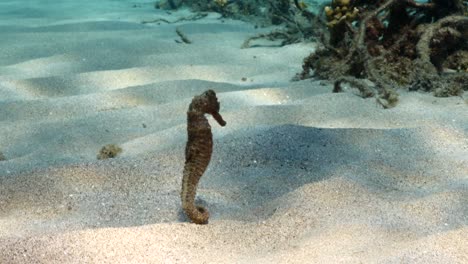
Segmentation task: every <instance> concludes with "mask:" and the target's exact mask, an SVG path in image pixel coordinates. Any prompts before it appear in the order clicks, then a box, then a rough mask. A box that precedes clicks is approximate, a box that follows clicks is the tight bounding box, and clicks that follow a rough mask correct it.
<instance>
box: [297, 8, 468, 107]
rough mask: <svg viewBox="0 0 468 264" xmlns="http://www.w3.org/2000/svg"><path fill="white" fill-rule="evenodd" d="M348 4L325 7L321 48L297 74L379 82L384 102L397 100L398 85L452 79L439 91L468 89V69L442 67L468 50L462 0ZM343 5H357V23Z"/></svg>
mask: <svg viewBox="0 0 468 264" xmlns="http://www.w3.org/2000/svg"><path fill="white" fill-rule="evenodd" d="M345 4H346V5H343V1H333V5H332V7H328V8H326V9H325V10H324V11H325V13H326V15H327V19H328V21H329V24H328V25H329V28H330V30H329V31H328V32H326V33H325V34H324V35H323V36H322V37H321V40H322V43H321V44H322V45H321V47H320V48H319V49H318V50H317V52H315V53H313V54H311V55H310V56H308V57H307V58H305V59H304V64H303V71H302V72H301V73H300V74H298V75H297V78H298V79H305V78H309V77H311V75H310V71H311V70H313V71H314V75H315V76H317V77H319V78H325V79H335V78H336V76H352V77H355V78H367V79H370V80H371V81H373V82H374V83H375V85H376V87H377V89H378V91H379V94H380V96H379V99H378V100H379V102H381V103H382V105H384V107H391V106H392V105H394V103H395V102H396V99H395V98H396V93H395V90H394V87H409V88H410V89H411V90H418V89H424V90H426V91H435V90H436V89H440V88H441V87H442V86H443V85H442V84H443V83H447V82H448V83H450V84H451V86H450V87H451V88H450V89H451V91H450V92H447V93H444V92H441V93H438V94H459V92H460V90H463V89H466V85H464V84H463V83H464V81H465V80H466V79H467V77H466V73H465V72H462V71H460V73H459V74H446V70H445V69H444V66H447V65H448V64H447V63H446V61H456V60H453V59H451V57H452V56H458V57H460V55H459V54H465V52H466V51H467V50H468V17H467V16H464V15H463V14H464V13H465V12H466V6H465V5H464V4H463V1H462V0H443V1H442V0H432V1H428V2H427V3H420V2H416V1H414V0H385V1H370V0H355V1H350V2H349V3H348V1H346V0H345ZM343 6H345V7H347V8H346V10H347V12H349V9H350V8H351V7H352V8H353V10H354V9H356V10H358V11H357V12H356V14H357V15H356V17H353V19H355V21H354V23H350V21H348V19H343V16H346V18H347V16H348V13H346V15H343V12H342V8H343ZM348 6H349V8H348ZM453 66H457V65H453V64H452V67H453ZM463 67H464V66H463V65H458V66H457V67H455V70H457V69H458V68H460V69H463ZM462 74H464V75H462ZM454 86H455V87H456V88H454ZM454 91H458V92H454Z"/></svg>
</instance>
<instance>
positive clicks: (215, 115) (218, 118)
mask: <svg viewBox="0 0 468 264" xmlns="http://www.w3.org/2000/svg"><path fill="white" fill-rule="evenodd" d="M211 115H212V116H213V118H214V119H215V120H216V122H218V124H219V125H220V126H225V125H226V121H224V119H223V117H222V116H221V115H220V114H219V113H218V112H213V113H211Z"/></svg>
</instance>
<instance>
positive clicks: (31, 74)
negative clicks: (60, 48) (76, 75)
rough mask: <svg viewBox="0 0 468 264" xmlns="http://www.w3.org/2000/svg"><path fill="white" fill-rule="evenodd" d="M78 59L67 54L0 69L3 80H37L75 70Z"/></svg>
mask: <svg viewBox="0 0 468 264" xmlns="http://www.w3.org/2000/svg"><path fill="white" fill-rule="evenodd" d="M80 62H81V61H80V59H79V58H78V57H76V56H73V55H69V54H58V55H53V56H50V57H43V58H37V59H33V60H28V61H24V62H20V63H17V64H13V65H9V66H6V67H3V68H0V72H6V74H5V75H4V76H3V77H4V78H7V79H8V78H21V79H27V78H37V77H47V76H55V75H63V74H67V73H71V72H75V71H76V70H77V68H78V67H77V65H78V64H79V63H80Z"/></svg>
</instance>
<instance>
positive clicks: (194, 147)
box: [181, 90, 226, 224]
mask: <svg viewBox="0 0 468 264" xmlns="http://www.w3.org/2000/svg"><path fill="white" fill-rule="evenodd" d="M219 108H220V105H219V102H218V98H217V97H216V93H215V92H214V91H213V90H207V91H205V92H204V93H202V94H201V95H198V96H195V97H194V98H193V99H192V102H191V103H190V106H189V109H188V111H187V134H188V141H187V145H186V146H185V166H184V172H183V178H182V191H181V200H182V208H183V210H184V212H185V214H186V215H187V216H188V217H189V218H190V220H191V221H192V222H194V223H196V224H207V223H208V218H209V217H210V214H209V212H208V210H207V209H206V208H204V207H203V206H199V205H195V195H196V192H197V185H198V182H199V181H200V178H201V176H202V175H203V173H204V172H205V170H206V168H207V167H208V164H209V163H210V160H211V154H212V152H213V135H212V134H211V127H210V124H209V123H208V119H206V117H205V114H210V115H212V116H213V118H214V119H215V120H216V121H217V122H218V124H219V125H221V126H225V125H226V121H224V120H223V118H222V116H221V115H220V114H219Z"/></svg>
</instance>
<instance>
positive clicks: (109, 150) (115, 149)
mask: <svg viewBox="0 0 468 264" xmlns="http://www.w3.org/2000/svg"><path fill="white" fill-rule="evenodd" d="M121 152H122V148H121V147H119V146H117V145H115V144H108V145H105V146H104V147H102V148H101V150H100V151H99V154H98V155H97V159H100V160H102V159H109V158H115V157H117V155H119V154H120V153H121Z"/></svg>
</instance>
